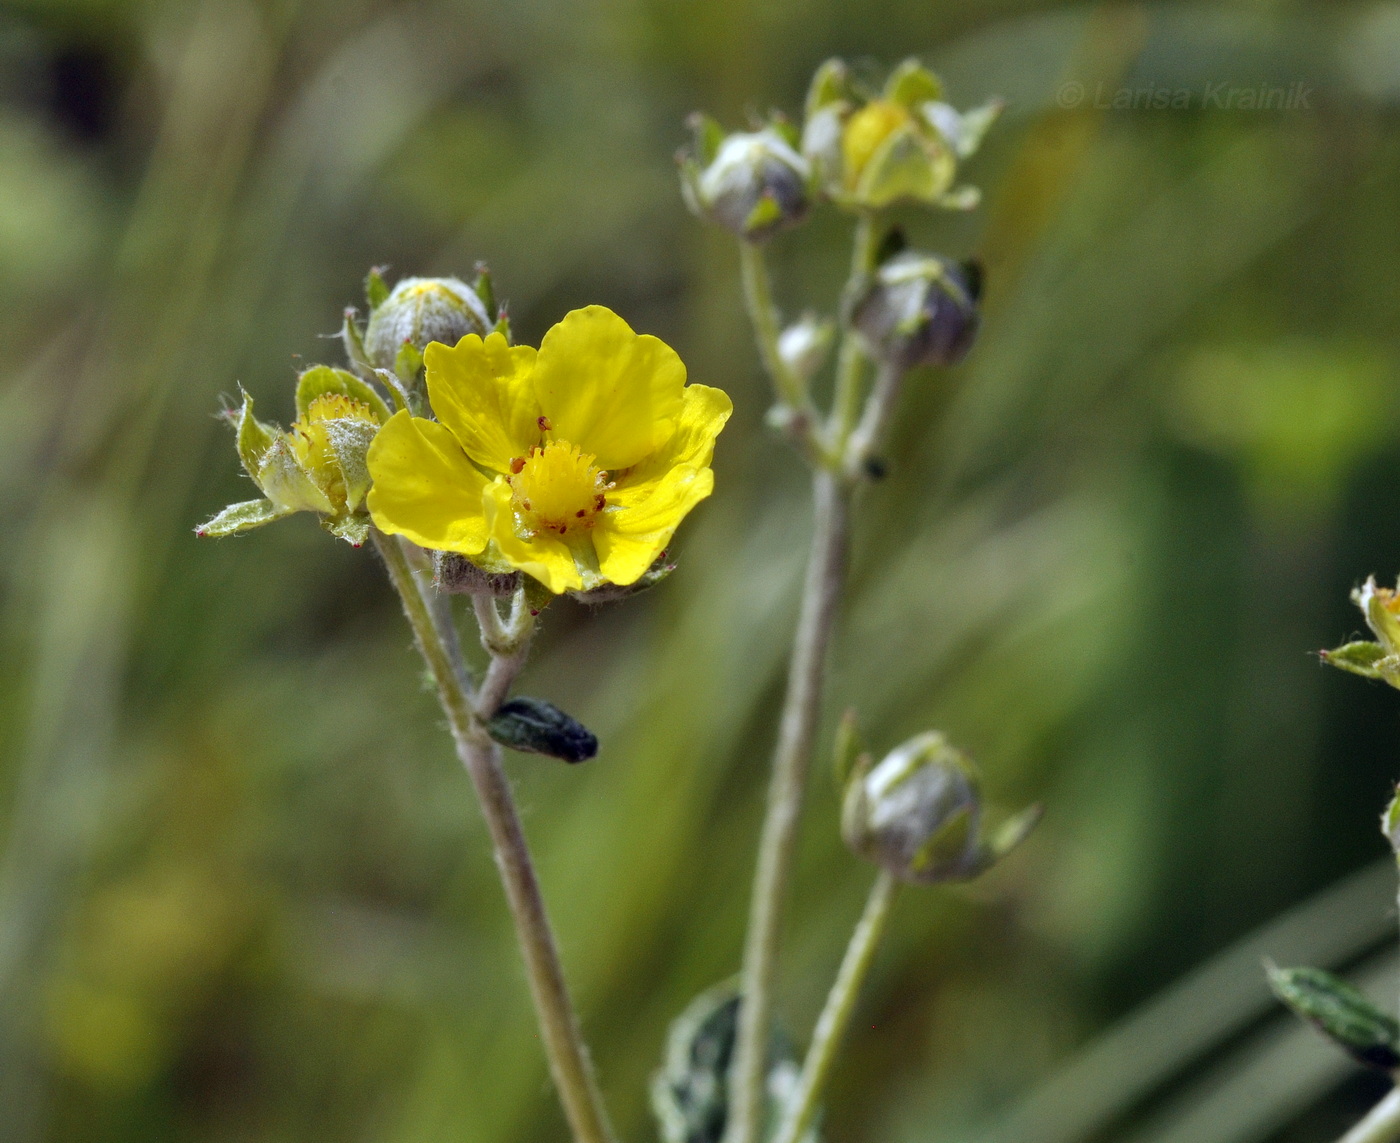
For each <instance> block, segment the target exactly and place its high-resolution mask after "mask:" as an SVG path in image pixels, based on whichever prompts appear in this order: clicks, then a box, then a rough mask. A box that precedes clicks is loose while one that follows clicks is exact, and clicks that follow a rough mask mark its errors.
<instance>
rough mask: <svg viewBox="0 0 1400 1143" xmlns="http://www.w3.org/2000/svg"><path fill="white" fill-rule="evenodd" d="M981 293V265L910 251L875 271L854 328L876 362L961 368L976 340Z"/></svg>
mask: <svg viewBox="0 0 1400 1143" xmlns="http://www.w3.org/2000/svg"><path fill="white" fill-rule="evenodd" d="M980 292H981V274H980V271H979V269H978V267H977V265H976V263H968V264H959V263H957V262H953V261H951V260H950V259H947V258H941V257H939V256H938V255H937V254H925V253H921V252H919V251H916V250H907V251H905V252H903V253H901V254H896V255H895V256H894V257H893V258H890V259H889V260H888V261H887V262H884V263H883V264H882V265H881V266H880V267H879V269H877V270H876V271H875V273H874V275H873V276H872V277H871V279H870V282H869V284H868V285H867V286H866V288H865V290H864V291H863V292H862V293H861V295H860V296H859V297H858V298H857V300H856V303H855V306H854V307H853V310H852V315H851V316H852V322H853V324H854V325H855V328H856V330H857V331H858V332H859V333H860V335H861V338H862V339H863V340H864V341H865V343H866V345H867V346H868V348H869V350H870V352H871V355H872V356H874V357H876V358H878V359H880V360H882V361H886V362H889V363H890V364H892V365H895V366H897V367H898V368H900V369H912V368H913V367H914V366H916V365H956V364H957V363H958V362H959V361H961V360H962V359H963V358H964V357H965V356H966V355H967V351H968V350H969V349H971V348H972V341H973V338H974V337H975V336H976V334H977V326H978V322H979V318H978V313H977V299H978V296H979V294H980Z"/></svg>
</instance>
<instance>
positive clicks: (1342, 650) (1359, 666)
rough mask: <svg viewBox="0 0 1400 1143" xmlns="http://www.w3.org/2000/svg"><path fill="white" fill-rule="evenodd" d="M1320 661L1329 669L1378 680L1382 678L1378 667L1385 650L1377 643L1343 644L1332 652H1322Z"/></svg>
mask: <svg viewBox="0 0 1400 1143" xmlns="http://www.w3.org/2000/svg"><path fill="white" fill-rule="evenodd" d="M1321 657H1322V661H1323V662H1324V663H1326V664H1327V665H1328V666H1331V667H1340V668H1341V669H1342V670H1344V671H1350V672H1351V673H1352V674H1353V675H1360V676H1362V678H1367V679H1379V678H1383V677H1384V676H1383V675H1382V674H1381V672H1380V670H1379V669H1378V665H1379V663H1380V661H1381V660H1382V659H1384V658H1385V648H1384V647H1382V646H1381V645H1380V644H1379V643H1369V642H1366V641H1364V640H1362V641H1358V642H1355V643H1344V644H1342V646H1340V647H1337V648H1336V649H1335V650H1332V651H1323V652H1322V655H1321Z"/></svg>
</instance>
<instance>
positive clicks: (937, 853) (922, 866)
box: [909, 806, 987, 880]
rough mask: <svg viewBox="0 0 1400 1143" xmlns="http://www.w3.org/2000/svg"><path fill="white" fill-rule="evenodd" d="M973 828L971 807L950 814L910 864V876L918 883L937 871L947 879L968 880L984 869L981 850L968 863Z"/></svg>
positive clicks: (964, 807) (961, 808)
mask: <svg viewBox="0 0 1400 1143" xmlns="http://www.w3.org/2000/svg"><path fill="white" fill-rule="evenodd" d="M974 824H975V823H974V821H973V816H972V807H971V806H962V807H960V808H959V809H958V810H957V811H956V812H954V813H953V814H951V815H950V816H949V818H948V820H947V821H945V822H944V823H943V824H942V825H941V826H939V827H938V829H937V830H936V831H935V832H934V834H933V836H931V837H930V838H929V839H928V840H927V841H926V842H924V844H923V845H922V846H920V847H919V851H918V852H917V853H915V854H914V856H913V858H912V859H911V860H910V862H909V873H910V874H912V875H913V878H914V879H915V880H919V879H920V878H922V877H924V876H925V875H927V874H929V873H930V872H931V871H932V870H935V869H937V870H939V871H940V872H941V873H943V874H945V875H946V878H947V879H952V880H969V879H970V878H972V877H975V876H976V875H977V874H979V873H981V872H982V871H983V870H984V869H986V868H987V867H986V866H985V865H983V864H982V862H981V851H980V850H978V851H977V858H976V859H975V860H974V861H973V862H972V863H970V864H969V863H968V860H967V854H968V852H969V846H968V842H969V841H971V840H972V830H973V828H974ZM940 879H943V878H940Z"/></svg>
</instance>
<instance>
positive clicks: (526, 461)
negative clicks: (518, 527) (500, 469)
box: [507, 441, 612, 536]
mask: <svg viewBox="0 0 1400 1143" xmlns="http://www.w3.org/2000/svg"><path fill="white" fill-rule="evenodd" d="M510 471H511V476H509V477H508V478H507V479H508V480H509V481H510V488H511V493H512V494H513V499H514V501H515V508H516V511H517V512H518V513H519V514H520V515H521V516H522V517H523V518H524V521H525V523H526V524H527V525H529V526H530V527H531V528H532V529H535V530H548V531H551V532H558V533H559V534H560V535H561V536H562V535H564V534H566V533H568V532H571V531H575V530H578V529H582V528H591V527H593V520H594V517H596V516H597V515H598V513H599V512H601V511H602V510H603V507H604V505H606V504H607V500H606V499H605V497H604V493H606V492H607V490H608V489H610V488H611V487H612V484H611V483H610V482H609V481H608V474H607V473H606V472H604V471H603V470H602V469H600V468H599V467H598V466H597V465H596V464H594V463H593V454H592V453H587V452H580V451H579V447H578V446H577V445H571V444H569V442H568V441H549V442H547V443H546V444H544V445H542V446H540V447H538V448H533V449H531V450H530V454H529V456H518V457H516V458H515V459H514V460H513V461H511V462H510Z"/></svg>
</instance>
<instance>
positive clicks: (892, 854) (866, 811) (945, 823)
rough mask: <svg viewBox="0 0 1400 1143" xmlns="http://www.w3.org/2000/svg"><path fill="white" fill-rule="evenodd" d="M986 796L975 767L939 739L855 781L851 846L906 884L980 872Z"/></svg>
mask: <svg viewBox="0 0 1400 1143" xmlns="http://www.w3.org/2000/svg"><path fill="white" fill-rule="evenodd" d="M981 820H982V803H981V795H980V793H979V791H978V784H977V776H976V774H975V772H974V771H973V769H972V765H971V763H970V762H969V761H968V760H967V759H966V758H965V757H964V756H963V755H962V754H961V753H960V752H958V751H957V750H955V749H953V747H952V746H950V745H949V744H948V741H947V739H945V738H944V737H943V735H941V734H938V733H936V732H932V731H930V732H928V733H925V734H920V735H918V736H917V737H915V738H911V739H910V740H909V741H908V742H906V743H904V744H903V745H902V746H898V747H896V748H895V749H894V750H892V751H890V753H889V754H887V755H885V757H884V758H883V759H882V760H881V761H880V762H879V763H878V764H876V765H875V766H874V768H872V769H870V770H868V771H866V772H864V773H857V774H856V775H855V776H853V777H852V778H851V780H850V782H849V783H848V784H847V786H846V795H845V798H844V800H843V802H842V807H841V832H842V834H843V835H844V836H845V839H846V844H847V845H849V846H850V847H851V848H852V849H854V850H855V851H856V852H857V853H859V854H860V855H861V856H863V857H867V858H869V859H870V860H871V861H874V862H875V863H876V864H877V865H880V866H882V867H883V868H885V869H887V870H889V872H891V873H893V874H895V875H896V876H898V877H900V878H902V879H903V880H905V881H919V882H924V883H930V884H931V883H933V882H938V881H963V880H966V879H968V878H969V877H974V876H976V875H977V874H978V873H980V872H981V870H982V868H983V864H982V862H981V840H980V828H981Z"/></svg>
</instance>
